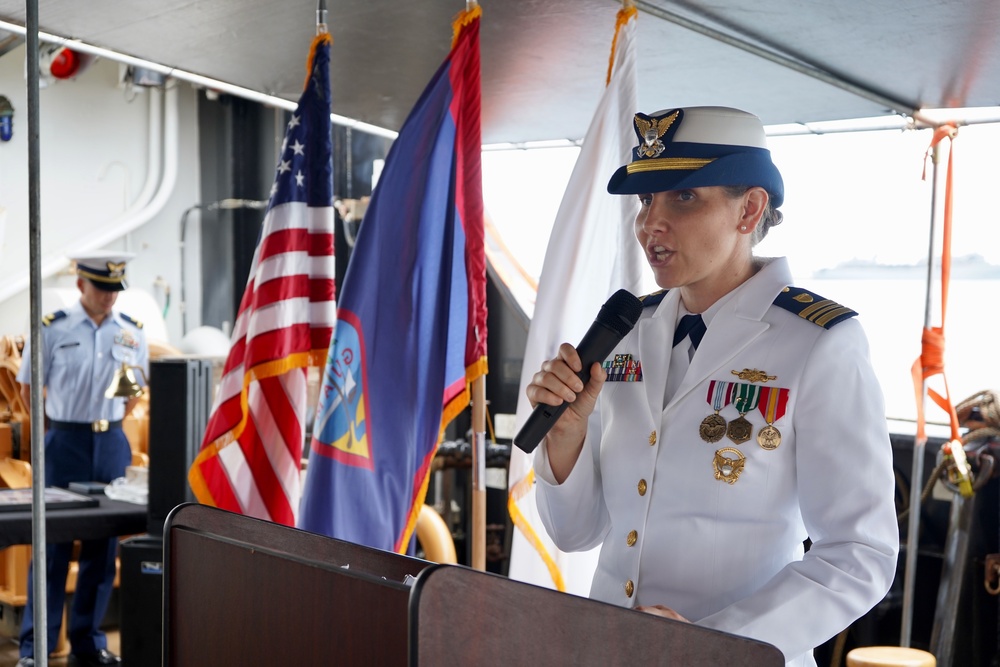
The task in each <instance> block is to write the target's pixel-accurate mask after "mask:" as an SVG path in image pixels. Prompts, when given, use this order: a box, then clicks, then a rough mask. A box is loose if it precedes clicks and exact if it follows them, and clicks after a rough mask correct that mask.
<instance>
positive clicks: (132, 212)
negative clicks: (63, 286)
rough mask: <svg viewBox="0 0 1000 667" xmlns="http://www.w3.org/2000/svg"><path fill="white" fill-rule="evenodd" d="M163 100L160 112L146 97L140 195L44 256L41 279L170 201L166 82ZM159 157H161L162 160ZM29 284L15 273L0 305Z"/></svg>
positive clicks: (172, 93) (172, 119)
mask: <svg viewBox="0 0 1000 667" xmlns="http://www.w3.org/2000/svg"><path fill="white" fill-rule="evenodd" d="M164 97H165V106H166V109H165V111H163V112H161V109H160V104H159V99H157V100H156V101H155V103H154V100H153V99H152V98H150V112H149V143H150V150H149V159H148V162H149V167H148V168H147V174H148V177H147V179H146V183H145V185H144V186H143V190H142V193H140V195H139V197H138V198H137V199H136V201H135V202H133V204H132V205H131V206H129V208H128V209H127V210H126V211H125V212H124V213H123V214H122V215H121V216H119V217H118V218H117V219H115V220H114V221H112V222H111V223H109V224H107V225H104V226H103V227H101V228H99V229H97V230H96V231H95V232H94V233H93V234H91V235H89V236H88V238H87V239H86V240H84V241H81V242H78V243H74V244H73V245H72V247H63V248H61V249H59V250H56V251H53V252H51V253H48V257H46V258H43V259H42V266H41V272H42V278H48V277H50V276H53V275H55V274H56V273H58V272H59V271H62V270H63V269H65V268H66V267H67V266H69V260H68V259H66V257H65V255H66V254H67V253H72V252H84V251H87V250H94V249H96V248H100V247H102V246H104V245H105V244H107V243H110V242H112V241H115V240H117V239H119V238H121V237H122V236H124V235H125V234H128V233H129V232H131V231H134V230H135V229H137V228H138V227H140V226H141V225H143V224H145V223H146V222H148V221H149V220H151V219H152V218H153V217H154V216H156V215H157V214H158V213H159V212H160V211H161V210H162V209H163V207H164V205H165V204H166V203H167V201H168V200H169V199H170V195H171V194H172V193H173V189H174V185H175V184H176V182H177V160H178V157H177V156H178V138H177V137H178V115H179V114H178V106H179V103H178V94H177V86H176V85H174V86H170V85H169V82H168V88H167V91H166V95H165V96H164ZM164 117H165V121H164ZM154 144H155V146H154ZM161 155H163V156H164V157H163V159H162V161H161V159H160V156H161ZM161 162H162V166H163V170H162V173H163V177H162V180H161V178H160V174H161ZM154 164H155V166H154ZM29 284H30V280H29V277H28V274H27V272H24V273H22V274H19V275H18V276H17V278H14V279H13V280H10V281H8V282H7V283H6V284H4V285H3V286H2V287H0V302H2V301H5V300H6V299H9V298H10V297H12V296H14V295H15V294H18V293H19V292H21V291H22V290H25V289H27V288H28V286H29Z"/></svg>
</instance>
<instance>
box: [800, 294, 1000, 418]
mask: <svg viewBox="0 0 1000 667" xmlns="http://www.w3.org/2000/svg"><path fill="white" fill-rule="evenodd" d="M796 284H797V285H799V286H801V287H805V288H806V289H810V290H812V291H814V292H816V293H818V294H820V295H822V296H824V297H826V298H828V299H833V300H834V301H837V302H839V303H841V304H843V305H845V306H848V307H850V308H853V309H854V310H856V311H858V313H859V321H860V322H861V324H862V325H863V326H864V328H865V332H866V333H867V334H868V340H869V343H870V345H871V359H872V365H873V366H874V367H875V373H876V374H877V375H878V378H879V382H880V383H881V384H882V391H883V393H884V394H885V403H886V416H887V417H888V418H890V419H901V420H913V419H916V415H917V408H916V398H915V396H914V388H913V380H912V375H911V370H910V369H911V367H912V365H913V362H914V361H915V360H916V359H917V357H918V356H919V355H920V341H921V335H922V333H923V328H924V322H925V313H926V311H927V305H926V304H927V285H926V283H925V282H924V281H923V280H882V279H876V280H842V279H808V280H807V279H802V280H797V281H796ZM998 290H1000V280H952V281H951V285H950V288H949V291H948V302H947V311H946V316H947V319H946V320H945V322H944V333H945V366H944V375H945V377H946V378H947V382H948V388H949V390H950V394H951V399H952V403H953V404H955V405H957V404H958V403H959V402H961V401H962V400H964V399H966V398H968V397H970V396H972V395H974V394H977V393H978V392H980V391H983V390H997V391H1000V345H998V341H1000V326H998V325H1000V316H998V314H997V312H996V310H995V308H996V306H995V304H996V303H997V297H998ZM931 304H932V307H931V311H930V312H931V319H930V326H940V325H941V308H940V305H941V287H940V285H939V284H934V285H932V288H931ZM928 384H929V386H930V387H932V388H934V389H935V390H937V391H938V392H939V393H943V391H944V384H943V381H942V378H941V376H940V375H937V376H934V377H932V378H930V379H929V380H928ZM925 414H926V418H927V420H928V422H940V423H947V421H948V415H947V414H946V413H945V412H944V411H943V410H942V409H941V408H939V407H938V406H937V405H936V404H934V403H933V402H931V401H930V400H929V399H928V401H927V408H926V411H925Z"/></svg>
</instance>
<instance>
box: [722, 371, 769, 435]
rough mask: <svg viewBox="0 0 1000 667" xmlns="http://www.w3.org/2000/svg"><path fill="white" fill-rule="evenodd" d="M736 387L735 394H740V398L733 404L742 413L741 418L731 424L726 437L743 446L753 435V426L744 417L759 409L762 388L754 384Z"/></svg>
mask: <svg viewBox="0 0 1000 667" xmlns="http://www.w3.org/2000/svg"><path fill="white" fill-rule="evenodd" d="M736 387H737V388H736V389H735V390H734V393H735V392H739V397H738V398H734V399H733V404H734V405H735V406H736V409H737V410H739V411H740V416H739V417H737V418H736V419H734V420H733V421H731V422H729V428H728V429H727V430H726V435H727V436H728V437H729V439H730V440H732V441H733V442H735V443H736V444H737V445H742V444H743V443H744V442H746V441H747V440H749V439H750V436H751V434H753V424H751V423H750V422H749V421H747V418H746V417H744V415H745V414H746V413H748V412H750V411H751V410H753V409H754V408H756V407H757V401H759V400H760V390H761V387H757V386H754V385H752V384H739V385H736Z"/></svg>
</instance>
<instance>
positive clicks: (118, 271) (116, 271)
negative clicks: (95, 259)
mask: <svg viewBox="0 0 1000 667" xmlns="http://www.w3.org/2000/svg"><path fill="white" fill-rule="evenodd" d="M108 273H109V274H111V277H112V278H117V277H118V276H120V275H122V274H123V273H125V262H108Z"/></svg>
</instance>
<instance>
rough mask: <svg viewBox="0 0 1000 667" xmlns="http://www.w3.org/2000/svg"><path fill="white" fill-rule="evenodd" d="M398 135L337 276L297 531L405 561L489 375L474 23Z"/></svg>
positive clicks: (468, 17)
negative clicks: (440, 470)
mask: <svg viewBox="0 0 1000 667" xmlns="http://www.w3.org/2000/svg"><path fill="white" fill-rule="evenodd" d="M480 13H481V9H480V8H479V7H478V6H476V7H474V8H473V9H471V10H469V11H466V12H462V13H461V14H460V15H459V16H458V18H456V20H455V24H454V32H455V37H454V40H453V43H452V49H451V53H450V54H449V55H448V58H447V59H446V60H445V61H444V63H443V64H442V65H441V67H440V69H438V71H437V73H436V74H435V75H434V78H433V79H431V82H430V84H429V85H428V86H427V88H426V90H425V91H424V93H423V95H422V96H421V97H420V99H419V101H418V102H417V104H416V106H415V107H414V109H413V110H412V111H411V112H410V116H409V118H407V120H406V122H405V123H404V125H403V128H402V130H401V131H400V135H399V138H398V139H396V142H395V143H394V144H393V147H392V150H391V151H390V152H389V155H388V157H387V159H386V165H385V169H384V170H383V172H382V177H381V180H380V182H379V185H378V187H377V188H376V190H375V192H374V193H373V195H372V200H371V202H370V204H369V206H368V211H367V213H366V214H365V218H364V221H363V223H362V225H361V230H360V232H359V235H358V240H357V243H356V245H355V248H354V253H353V255H352V257H351V261H350V264H349V265H348V268H347V275H346V276H345V277H344V284H343V286H342V289H341V299H340V304H339V309H338V311H337V325H336V329H335V332H334V337H333V340H332V342H331V344H330V351H329V354H328V356H327V362H326V370H325V373H324V377H323V385H322V389H321V392H320V398H319V405H318V407H317V410H316V420H315V423H314V425H313V438H312V443H311V451H310V455H309V467H308V472H307V474H306V483H305V489H304V492H303V496H302V505H301V508H300V515H299V522H298V525H299V527H300V528H304V529H306V530H310V531H313V532H316V533H322V534H325V535H330V536H332V537H336V538H339V539H343V540H348V541H351V542H356V543H359V544H365V545H368V546H373V547H377V548H381V549H386V550H392V551H397V552H400V553H402V552H404V551H406V549H407V547H408V544H409V542H410V537H411V535H412V533H413V529H414V526H415V523H416V517H417V514H418V513H419V511H420V507H421V506H422V504H423V500H424V495H425V494H426V491H427V480H428V473H429V470H430V464H431V461H432V459H433V458H434V453H435V452H436V451H437V446H438V443H439V441H440V439H441V433H442V431H443V429H444V427H445V426H446V425H447V424H448V423H449V422H450V421H451V420H452V419H453V418H454V417H455V416H456V415H457V414H458V413H460V412H461V411H462V410H463V409H464V408H465V406H466V405H468V402H469V392H468V383H470V382H471V381H472V380H474V379H476V378H477V377H480V376H482V375H484V374H485V373H486V260H485V252H484V246H483V203H482V170H481V163H480V150H481V149H480V144H481V138H480V125H479V115H480V85H479V17H480Z"/></svg>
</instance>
